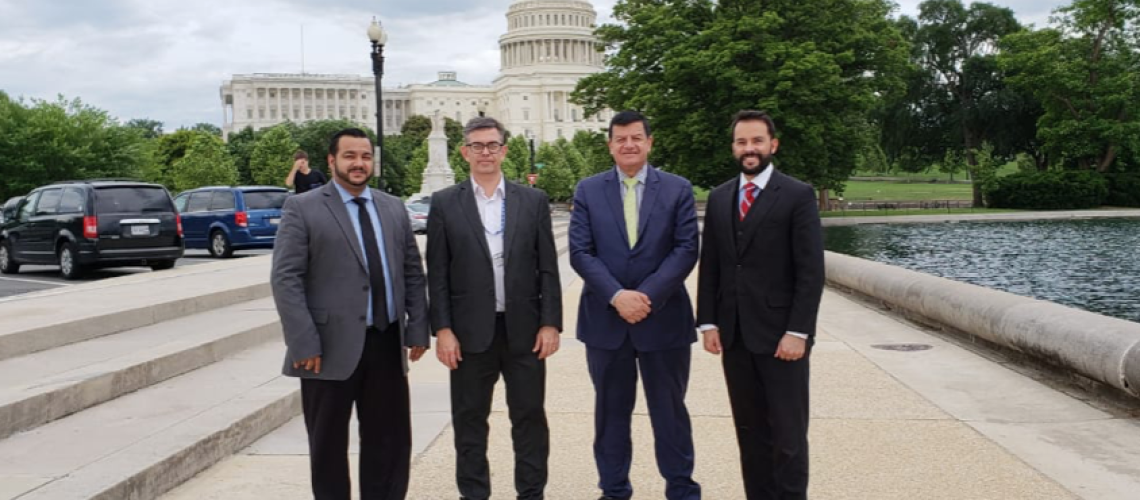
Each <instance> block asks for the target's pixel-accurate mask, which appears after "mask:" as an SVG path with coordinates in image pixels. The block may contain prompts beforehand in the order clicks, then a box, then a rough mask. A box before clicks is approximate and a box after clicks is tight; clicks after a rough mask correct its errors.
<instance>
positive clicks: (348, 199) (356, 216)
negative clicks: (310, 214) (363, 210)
mask: <svg viewBox="0 0 1140 500" xmlns="http://www.w3.org/2000/svg"><path fill="white" fill-rule="evenodd" d="M333 185H334V186H336V192H337V193H340V199H341V201H343V202H344V204H345V208H346V209H347V210H348V218H349V219H352V229H353V230H354V231H356V241H358V242H360V254H361V255H362V256H364V266H365V269H367V268H368V252H367V251H365V250H364V236H363V233H361V232H360V206H359V205H357V204H356V202H354V201H352V200H353V198H355V197H354V196H352V193H349V192H348V191H346V190H345V189H344V188H343V187H341V186H340V184H338V183H336V182H335V181H334V182H333ZM360 197H361V198H364V199H366V200H368V203H365V206H367V207H368V217H369V218H370V219H372V231H373V232H374V233H376V237H377V238H379V239H380V241H377V242H376V247H377V248H378V249H379V250H380V263H381V264H382V265H383V266H384V290H385V291H386V293H385V294H384V295H385V297H386V298H387V299H388V300H387V304H388V323H395V322H396V308H395V306H394V302H392V278H391V276H392V270H391V268H389V267H388V249H387V248H386V247H385V246H384V232H383V231H382V230H381V229H382V228H381V226H380V214H377V213H376V203H374V202H373V201H372V189H368V188H366V189H365V190H364V192H363V193H360ZM368 324H369V325H376V323H375V322H374V321H372V290H371V289H369V290H368Z"/></svg>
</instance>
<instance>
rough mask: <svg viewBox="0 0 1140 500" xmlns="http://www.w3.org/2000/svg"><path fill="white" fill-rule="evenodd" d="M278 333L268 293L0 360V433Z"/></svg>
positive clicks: (119, 393)
mask: <svg viewBox="0 0 1140 500" xmlns="http://www.w3.org/2000/svg"><path fill="white" fill-rule="evenodd" d="M263 279H264V278H263ZM222 293H223V294H225V292H222ZM204 301H205V302H214V301H215V299H213V298H209V299H206V300H204ZM280 339H281V326H280V321H279V319H278V316H277V312H276V309H275V308H274V306H273V302H272V299H268V298H267V299H259V300H255V301H249V302H243V303H239V304H235V305H230V306H229V307H222V308H220V309H215V310H209V311H204V312H199V313H197V314H193V315H190V316H184V317H181V318H177V319H172V320H169V321H164V322H162V323H158V324H153V325H149V326H143V327H141V328H135V329H132V330H128V331H125V332H121V333H116V334H113V335H105V336H101V337H98V338H94V339H90V340H86V341H83V342H79V343H74V344H70V345H67V346H63V347H57V348H55V349H50V350H46V351H41V352H36V353H33V354H28V355H25V356H21V357H17V358H11V359H7V360H3V361H0V438H4V437H7V436H10V435H12V434H15V433H17V432H20V431H24V430H27V429H32V428H34V427H36V426H39V425H43V424H45V423H48V422H51V421H53V420H56V419H59V418H62V417H65V416H67V415H70V414H72V413H75V412H78V411H81V410H83V409H85V408H89V407H92V406H95V405H98V404H100V403H104V402H106V401H110V400H112V399H115V398H117V397H119V396H122V395H124V394H128V393H131V392H134V391H137V390H140V389H143V388H145V387H148V386H151V385H154V384H156V383H159V382H162V381H164V380H167V379H170V378H172V377H176V376H178V375H181V374H184V373H187V372H190V371H192V370H196V369H198V368H201V367H203V366H207V365H210V364H211V363H215V362H217V361H219V360H221V359H223V358H225V357H226V356H228V355H231V354H232V353H234V352H238V351H241V350H243V349H246V348H249V347H252V346H256V345H260V344H264V343H266V342H271V341H276V344H275V345H280ZM279 362H280V360H278V363H279ZM275 368H276V365H275V364H270V365H268V366H265V367H263V369H264V370H265V371H266V373H276V370H275Z"/></svg>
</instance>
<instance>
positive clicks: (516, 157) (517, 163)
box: [503, 135, 530, 182]
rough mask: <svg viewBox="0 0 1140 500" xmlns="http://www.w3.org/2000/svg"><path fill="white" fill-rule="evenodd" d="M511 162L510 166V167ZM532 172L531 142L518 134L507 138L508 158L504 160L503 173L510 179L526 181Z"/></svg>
mask: <svg viewBox="0 0 1140 500" xmlns="http://www.w3.org/2000/svg"><path fill="white" fill-rule="evenodd" d="M508 163H509V167H508ZM529 173H530V142H528V141H527V139H526V137H523V136H521V135H516V136H514V137H511V138H510V139H509V140H507V158H506V159H505V160H503V174H504V175H506V176H507V178H508V179H511V180H514V181H519V182H525V181H526V174H529Z"/></svg>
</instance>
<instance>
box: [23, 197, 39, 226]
mask: <svg viewBox="0 0 1140 500" xmlns="http://www.w3.org/2000/svg"><path fill="white" fill-rule="evenodd" d="M39 199H40V192H39V191H37V192H35V193H32V194H30V195H28V198H27V199H26V200H24V204H23V205H20V218H19V220H21V221H26V220H28V219H31V218H32V214H33V213H35V212H33V210H34V209H35V206H36V202H37V201H39Z"/></svg>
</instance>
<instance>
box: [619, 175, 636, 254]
mask: <svg viewBox="0 0 1140 500" xmlns="http://www.w3.org/2000/svg"><path fill="white" fill-rule="evenodd" d="M622 182H624V183H625V231H626V233H627V234H629V247H630V248H633V246H634V245H636V244H637V191H636V190H635V189H634V186H637V178H635V177H626V178H625V179H622Z"/></svg>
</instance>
